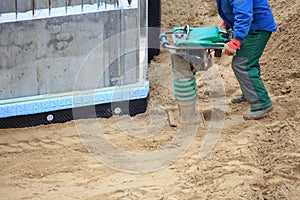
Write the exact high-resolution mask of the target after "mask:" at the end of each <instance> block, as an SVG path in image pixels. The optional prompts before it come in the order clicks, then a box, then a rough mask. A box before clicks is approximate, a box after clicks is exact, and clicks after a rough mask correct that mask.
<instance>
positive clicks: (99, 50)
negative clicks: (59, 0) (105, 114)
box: [0, 0, 139, 99]
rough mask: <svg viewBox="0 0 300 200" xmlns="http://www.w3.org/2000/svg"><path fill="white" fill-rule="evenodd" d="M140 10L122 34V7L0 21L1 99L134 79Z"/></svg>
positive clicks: (130, 12)
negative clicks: (93, 11) (76, 13)
mask: <svg viewBox="0 0 300 200" xmlns="http://www.w3.org/2000/svg"><path fill="white" fill-rule="evenodd" d="M9 1H11V0H9ZM137 13H138V9H136V8H131V9H126V10H124V16H125V17H124V28H125V31H127V32H126V33H124V34H123V36H122V37H121V36H120V35H118V34H119V33H120V31H121V27H122V26H121V15H120V10H110V11H101V12H95V13H86V14H78V15H68V16H61V17H53V18H44V19H34V20H26V21H16V22H8V23H0V99H10V98H17V97H26V96H34V95H40V94H53V93H60V92H68V91H73V90H87V89H95V88H102V87H108V86H112V85H118V84H131V83H136V82H137V81H138V74H139V71H138V70H139V68H138V63H139V60H138V44H139V38H138V31H137V30H136V28H137V27H138V23H139V20H138V18H137ZM122 39H125V41H124V43H123V49H121V47H122ZM122 51H124V52H126V54H125V55H124V56H123V57H120V55H121V54H122ZM120 76H121V77H122V78H121V79H118V77H120Z"/></svg>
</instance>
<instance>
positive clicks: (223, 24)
mask: <svg viewBox="0 0 300 200" xmlns="http://www.w3.org/2000/svg"><path fill="white" fill-rule="evenodd" d="M219 27H221V28H224V29H226V27H227V25H226V23H225V22H224V21H222V22H221V24H220V25H219Z"/></svg>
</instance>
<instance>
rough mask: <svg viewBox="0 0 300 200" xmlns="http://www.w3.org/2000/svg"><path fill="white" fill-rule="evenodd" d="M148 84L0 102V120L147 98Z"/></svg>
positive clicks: (146, 82)
mask: <svg viewBox="0 0 300 200" xmlns="http://www.w3.org/2000/svg"><path fill="white" fill-rule="evenodd" d="M148 94H149V82H148V81H145V82H144V83H141V84H130V85H124V86H113V87H106V88H101V89H94V90H86V91H75V92H68V93H60V94H47V95H38V96H32V97H23V98H14V99H5V100H0V118H7V117H14V116H22V115H31V114H38V113H44V112H51V111H58V110H64V109H70V108H79V107H84V106H93V105H99V104H105V103H112V102H120V101H129V100H137V99H144V98H147V96H148Z"/></svg>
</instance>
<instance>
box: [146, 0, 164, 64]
mask: <svg viewBox="0 0 300 200" xmlns="http://www.w3.org/2000/svg"><path fill="white" fill-rule="evenodd" d="M148 27H149V30H148V44H149V48H148V63H150V61H151V60H152V59H153V58H154V57H155V56H158V55H159V53H160V41H159V35H160V27H161V0H151V1H149V2H148Z"/></svg>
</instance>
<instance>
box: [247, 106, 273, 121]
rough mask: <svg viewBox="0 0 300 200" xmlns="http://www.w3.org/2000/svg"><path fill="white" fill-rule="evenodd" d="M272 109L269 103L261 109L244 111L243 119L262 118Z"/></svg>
mask: <svg viewBox="0 0 300 200" xmlns="http://www.w3.org/2000/svg"><path fill="white" fill-rule="evenodd" d="M272 110H273V106H272V105H270V106H269V107H267V108H264V109H261V110H255V111H250V112H246V113H244V119H245V120H255V119H261V118H263V117H264V116H265V115H266V114H267V113H269V112H271V111H272Z"/></svg>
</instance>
